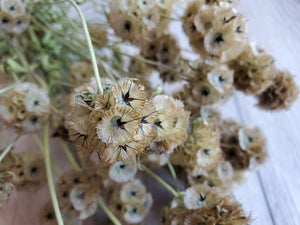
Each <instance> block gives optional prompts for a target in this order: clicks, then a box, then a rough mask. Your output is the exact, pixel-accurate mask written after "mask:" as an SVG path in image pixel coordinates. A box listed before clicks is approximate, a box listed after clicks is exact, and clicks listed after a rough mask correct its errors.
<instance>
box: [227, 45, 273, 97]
mask: <svg viewBox="0 0 300 225" xmlns="http://www.w3.org/2000/svg"><path fill="white" fill-rule="evenodd" d="M229 64H230V68H231V69H233V70H234V86H235V88H236V89H238V90H240V91H242V92H244V93H245V94H258V93H260V92H261V91H263V90H264V89H266V87H267V86H269V85H270V84H271V82H272V79H273V77H274V75H275V72H276V70H275V66H274V59H273V57H272V56H270V55H268V54H267V53H266V52H265V51H264V50H263V49H262V48H261V47H259V46H257V45H255V44H253V43H252V44H247V45H246V46H245V48H244V50H243V52H242V53H241V55H240V56H239V57H238V58H237V59H235V60H233V61H232V62H230V63H229Z"/></svg>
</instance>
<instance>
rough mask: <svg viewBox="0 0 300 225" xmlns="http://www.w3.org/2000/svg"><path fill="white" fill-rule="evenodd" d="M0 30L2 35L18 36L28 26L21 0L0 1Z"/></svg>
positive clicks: (24, 5)
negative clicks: (11, 34)
mask: <svg viewBox="0 0 300 225" xmlns="http://www.w3.org/2000/svg"><path fill="white" fill-rule="evenodd" d="M0 9H1V10H0V21H1V23H0V30H1V31H4V33H14V34H20V33H22V32H23V31H24V30H26V28H27V27H28V25H29V19H28V16H27V15H26V4H25V3H24V2H23V1H21V0H2V1H1V2H0Z"/></svg>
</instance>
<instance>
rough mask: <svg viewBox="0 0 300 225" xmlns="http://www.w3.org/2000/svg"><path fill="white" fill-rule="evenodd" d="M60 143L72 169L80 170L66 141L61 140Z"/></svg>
mask: <svg viewBox="0 0 300 225" xmlns="http://www.w3.org/2000/svg"><path fill="white" fill-rule="evenodd" d="M61 145H62V148H63V150H64V152H65V154H66V156H67V157H68V159H69V161H70V163H71V165H72V167H73V169H75V170H77V171H79V170H80V166H79V165H78V163H77V162H76V160H75V159H74V156H73V155H72V153H71V152H70V149H69V148H68V146H67V144H66V142H64V141H61Z"/></svg>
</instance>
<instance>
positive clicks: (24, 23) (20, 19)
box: [12, 15, 30, 34]
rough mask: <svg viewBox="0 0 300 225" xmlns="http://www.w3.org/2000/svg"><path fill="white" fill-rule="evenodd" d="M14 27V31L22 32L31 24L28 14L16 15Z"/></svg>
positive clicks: (16, 32)
mask: <svg viewBox="0 0 300 225" xmlns="http://www.w3.org/2000/svg"><path fill="white" fill-rule="evenodd" d="M14 21H15V24H14V27H13V29H12V31H13V33H15V34H20V33H22V32H23V31H25V30H26V29H27V27H28V26H29V23H30V21H29V18H28V16H26V15H19V16H15V17H14Z"/></svg>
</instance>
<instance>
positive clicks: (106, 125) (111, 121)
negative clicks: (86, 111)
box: [97, 106, 139, 145]
mask: <svg viewBox="0 0 300 225" xmlns="http://www.w3.org/2000/svg"><path fill="white" fill-rule="evenodd" d="M138 117H139V115H138V114H137V113H136V112H135V111H134V110H133V109H130V108H127V107H122V106H116V107H114V109H112V110H110V111H108V112H107V113H105V114H104V115H103V117H102V120H101V121H100V122H99V123H98V124H97V134H98V137H99V138H100V139H101V140H102V141H103V142H105V143H107V144H114V145H123V144H125V143H128V142H129V141H131V140H132V137H134V136H135V135H136V134H137V132H138V129H139V122H138V120H137V119H138Z"/></svg>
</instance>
